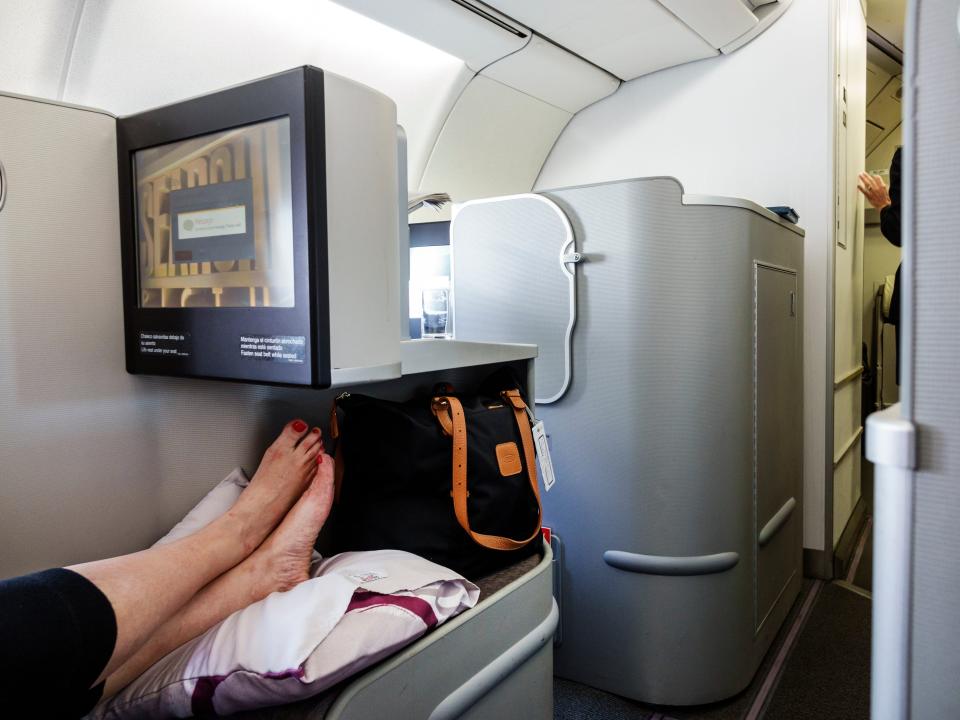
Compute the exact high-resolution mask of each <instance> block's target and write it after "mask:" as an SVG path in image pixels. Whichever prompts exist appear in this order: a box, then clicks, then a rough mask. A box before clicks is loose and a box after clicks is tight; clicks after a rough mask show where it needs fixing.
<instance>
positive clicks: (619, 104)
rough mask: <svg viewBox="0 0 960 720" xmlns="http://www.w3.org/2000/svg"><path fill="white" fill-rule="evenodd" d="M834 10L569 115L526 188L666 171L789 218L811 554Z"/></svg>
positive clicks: (826, 263)
mask: <svg viewBox="0 0 960 720" xmlns="http://www.w3.org/2000/svg"><path fill="white" fill-rule="evenodd" d="M834 8H835V3H834V2H833V1H832V0H831V1H830V2H823V1H822V0H795V2H794V3H793V5H792V6H791V7H790V9H789V10H788V11H787V12H786V13H785V14H784V16H783V17H782V18H781V19H780V20H779V21H778V22H776V23H775V24H774V25H773V26H772V27H771V28H770V29H769V30H768V31H767V32H765V33H764V34H763V35H761V36H760V37H759V38H757V39H756V40H754V41H753V42H752V43H750V44H749V45H747V46H746V47H744V48H742V49H741V50H739V51H737V52H735V53H733V54H732V55H728V56H721V57H717V58H711V59H708V60H703V61H700V62H696V63H691V64H688V65H683V66H680V67H676V68H671V69H668V70H663V71H660V72H657V73H654V74H653V75H650V76H646V77H642V78H639V79H637V80H634V81H632V82H630V83H626V84H625V85H623V86H622V87H621V89H620V90H619V91H617V92H616V93H615V94H614V95H612V96H611V97H609V98H607V99H605V100H602V101H600V102H599V103H597V104H595V105H593V106H591V107H589V108H587V109H586V110H584V111H582V112H580V113H579V114H578V115H577V116H576V117H574V119H573V120H572V122H571V123H570V125H568V127H567V129H566V130H565V131H564V133H563V134H562V135H561V137H560V139H559V140H558V142H557V144H556V146H555V148H554V150H553V152H552V153H551V155H550V156H549V158H548V159H547V163H546V165H545V166H544V169H543V171H542V173H541V175H540V178H539V180H538V182H537V187H538V189H546V188H551V187H559V186H565V185H578V184H583V183H590V182H598V181H604V180H612V179H618V178H628V177H638V176H649V175H672V176H675V177H677V178H678V179H679V180H680V181H681V182H682V183H683V185H684V188H685V189H686V191H687V192H691V193H705V194H712V195H732V196H737V197H744V198H749V199H751V200H753V201H755V202H758V203H760V204H761V205H790V206H792V207H794V208H795V209H796V210H797V211H798V212H799V214H800V224H801V225H802V226H803V227H804V228H805V229H806V231H807V236H806V244H805V268H804V271H805V279H804V283H805V288H804V291H805V292H804V315H805V318H806V327H805V329H804V345H805V347H804V353H805V367H804V382H805V401H804V402H805V406H804V434H805V454H804V485H805V490H804V545H805V546H806V547H808V548H813V549H818V550H821V549H824V544H825V542H824V541H825V522H824V516H825V515H824V514H825V511H826V490H827V487H826V486H827V482H826V477H827V475H826V473H827V467H828V464H829V463H830V460H828V455H829V454H830V453H831V452H832V448H827V447H826V444H827V441H826V438H827V433H826V431H825V419H826V416H827V407H828V403H832V402H833V398H832V380H833V378H832V372H833V368H832V365H833V363H832V359H831V361H830V362H828V361H827V338H828V335H827V333H828V329H829V331H831V332H832V322H831V321H832V318H831V317H830V314H831V308H830V306H829V305H828V299H829V297H830V292H831V286H832V283H833V276H832V269H831V256H832V252H833V237H834V235H833V222H834V219H833V207H832V203H833V177H834V167H833V143H834V125H833V108H834V96H833V83H832V79H833V78H832V74H833V67H832V60H831V59H832V57H833V34H832V24H831V23H832V18H833V14H834V12H835V10H834ZM828 366H829V369H828ZM828 372H829V373H830V374H828ZM828 385H829V386H831V391H830V393H829V394H828V390H827V389H828ZM830 437H831V438H832V433H831V434H830Z"/></svg>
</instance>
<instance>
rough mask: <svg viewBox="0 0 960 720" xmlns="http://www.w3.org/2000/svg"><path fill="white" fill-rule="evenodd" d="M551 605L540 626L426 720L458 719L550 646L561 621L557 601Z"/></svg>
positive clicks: (471, 679)
mask: <svg viewBox="0 0 960 720" xmlns="http://www.w3.org/2000/svg"><path fill="white" fill-rule="evenodd" d="M551 603H552V604H551V607H550V613H549V614H548V615H547V617H546V618H545V619H544V620H543V622H541V623H540V624H539V625H537V627H535V628H534V629H533V630H531V631H530V632H529V633H527V634H526V635H524V636H523V637H522V638H520V640H518V641H517V642H516V644H514V645H513V646H511V647H510V649H509V650H507V651H506V652H505V653H503V654H502V655H500V656H499V657H498V658H497V659H496V660H494V661H493V662H492V663H490V664H489V665H487V666H486V667H485V668H483V670H481V671H480V672H478V673H477V674H476V675H474V676H473V677H471V678H470V679H469V680H467V681H466V682H465V683H464V684H463V685H461V686H460V687H458V688H457V689H456V690H454V691H453V692H452V693H450V694H449V695H447V697H446V698H445V699H444V700H443V702H441V703H440V704H439V705H437V707H435V708H434V710H433V712H432V713H430V717H429V720H453V718H458V717H460V716H461V715H463V714H464V713H465V712H466V711H467V710H469V709H470V708H471V707H473V706H474V705H475V704H476V703H477V701H478V700H480V699H481V698H482V697H484V696H485V695H486V694H487V693H489V692H490V691H491V690H492V689H493V688H495V687H496V686H497V685H499V684H500V683H501V682H503V681H504V680H505V679H506V678H507V677H508V676H509V675H510V674H511V673H513V671H514V670H516V669H517V668H519V667H520V666H521V665H523V664H524V663H525V662H526V661H527V660H529V659H530V658H532V657H533V656H534V655H535V654H536V653H537V652H538V651H539V650H540V649H541V648H542V647H544V646H545V645H546V644H547V643H549V642H550V640H551V639H552V638H553V633H554V631H555V630H556V629H557V623H558V622H559V621H560V611H559V609H558V608H557V601H556V600H551Z"/></svg>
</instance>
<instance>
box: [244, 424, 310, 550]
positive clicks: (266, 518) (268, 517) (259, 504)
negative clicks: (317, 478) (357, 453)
mask: <svg viewBox="0 0 960 720" xmlns="http://www.w3.org/2000/svg"><path fill="white" fill-rule="evenodd" d="M321 453H323V437H322V435H321V433H320V428H316V427H315V428H313V429H312V430H309V431H308V426H307V424H306V423H305V422H303V421H302V420H294V421H293V422H290V423H288V424H287V425H286V427H284V429H283V432H281V433H280V436H279V437H278V438H277V439H276V440H274V442H273V444H272V445H271V446H270V447H269V448H267V451H266V452H265V453H264V454H263V459H262V460H261V461H260V467H259V468H257V472H256V474H255V475H254V476H253V479H252V480H251V481H250V485H249V486H248V487H247V488H246V489H245V490H244V491H243V492H242V493H241V494H240V497H239V499H238V500H237V502H236V503H235V504H234V506H233V507H232V508H230V510H229V511H228V512H227V516H229V517H231V518H232V519H234V520H239V521H240V524H241V528H242V533H243V545H244V550H245V552H246V554H250V553H251V552H253V550H254V549H255V548H256V547H257V546H259V545H260V543H262V542H263V540H264V538H266V537H267V535H268V534H269V533H270V531H271V530H273V529H274V528H275V527H276V526H277V523H279V522H280V521H281V520H282V519H283V517H284V515H285V514H286V513H287V511H288V510H289V509H290V507H291V506H292V505H293V503H294V502H295V501H296V500H297V498H299V497H300V496H301V495H302V494H303V492H304V489H305V488H306V487H307V485H308V484H309V483H310V481H311V480H312V479H313V477H314V475H315V474H316V468H317V458H318V457H320V455H321Z"/></svg>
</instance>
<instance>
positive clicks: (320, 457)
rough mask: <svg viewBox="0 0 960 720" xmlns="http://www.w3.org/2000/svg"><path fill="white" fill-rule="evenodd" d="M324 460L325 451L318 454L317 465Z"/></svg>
mask: <svg viewBox="0 0 960 720" xmlns="http://www.w3.org/2000/svg"><path fill="white" fill-rule="evenodd" d="M322 462H323V453H320V454H319V455H317V465H319V464H321V463H322Z"/></svg>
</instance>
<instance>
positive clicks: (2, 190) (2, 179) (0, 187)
mask: <svg viewBox="0 0 960 720" xmlns="http://www.w3.org/2000/svg"><path fill="white" fill-rule="evenodd" d="M6 201H7V171H6V169H5V168H4V167H3V160H0V210H3V204H4V203H5V202H6Z"/></svg>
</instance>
